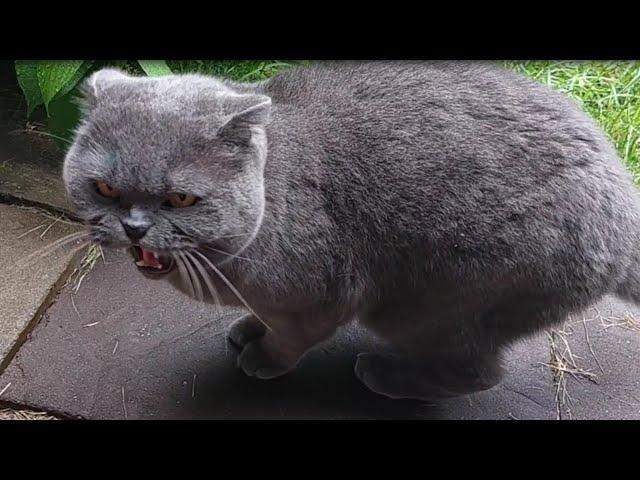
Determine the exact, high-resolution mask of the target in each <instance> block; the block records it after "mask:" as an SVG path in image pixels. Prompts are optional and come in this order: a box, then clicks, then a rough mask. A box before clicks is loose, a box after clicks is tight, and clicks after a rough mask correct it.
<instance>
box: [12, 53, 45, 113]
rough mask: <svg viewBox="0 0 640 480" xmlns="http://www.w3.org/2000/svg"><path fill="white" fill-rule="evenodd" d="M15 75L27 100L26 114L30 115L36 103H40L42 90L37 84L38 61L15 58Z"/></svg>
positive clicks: (41, 101)
mask: <svg viewBox="0 0 640 480" xmlns="http://www.w3.org/2000/svg"><path fill="white" fill-rule="evenodd" d="M15 67H16V76H17V77H18V84H20V88H21V89H22V92H23V93H24V97H25V99H26V100H27V115H28V116H31V114H32V113H33V111H34V110H35V109H36V107H37V106H38V105H42V103H43V99H42V92H41V91H40V85H39V84H38V74H37V72H38V61H37V60H16V61H15Z"/></svg>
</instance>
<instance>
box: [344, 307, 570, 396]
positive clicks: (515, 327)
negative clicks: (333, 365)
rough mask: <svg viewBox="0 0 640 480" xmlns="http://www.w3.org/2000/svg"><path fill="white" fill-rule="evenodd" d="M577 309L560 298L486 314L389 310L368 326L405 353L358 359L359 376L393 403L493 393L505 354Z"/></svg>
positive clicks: (370, 318) (370, 319) (376, 313)
mask: <svg viewBox="0 0 640 480" xmlns="http://www.w3.org/2000/svg"><path fill="white" fill-rule="evenodd" d="M570 310H571V308H569V307H567V306H566V305H564V306H562V305H561V304H559V302H558V300H557V298H551V297H544V298H543V297H541V296H534V295H531V296H527V295H521V296H518V297H514V298H512V299H510V300H509V301H508V302H504V303H503V304H501V305H499V306H497V307H494V308H491V309H489V310H487V311H485V312H482V313H477V314H473V313H472V314H470V313H469V312H459V313H457V312H456V311H455V309H448V310H446V309H442V310H440V311H439V312H434V311H429V307H428V306H425V305H422V306H419V305H402V304H389V305H384V306H382V307H380V308H377V309H376V310H374V311H372V312H368V316H367V318H366V319H365V321H364V324H365V325H367V326H368V327H369V328H371V329H372V330H374V331H376V332H377V333H378V334H379V335H380V336H382V337H383V338H386V339H387V340H388V341H389V343H390V344H391V345H392V346H393V347H394V349H395V351H396V352H397V354H377V353H364V354H361V355H359V356H358V360H357V362H356V365H355V374H356V376H357V377H358V378H359V379H360V380H361V381H362V382H363V383H364V384H365V385H366V386H367V387H368V388H369V389H371V390H373V391H374V392H376V393H379V394H382V395H385V396H387V397H391V398H412V399H417V400H427V401H433V400H438V399H442V398H448V397H455V396H460V395H466V394H470V393H474V392H478V391H482V390H487V389H489V388H491V387H493V386H495V385H497V384H498V383H499V382H500V380H501V378H502V374H503V369H502V366H501V357H502V352H503V350H504V349H505V348H506V347H508V345H510V344H511V343H512V342H514V341H516V340H518V339H519V338H522V337H525V336H527V335H530V334H532V333H534V332H536V331H539V330H540V329H542V328H545V327H549V326H552V325H554V324H558V323H561V322H562V321H563V320H564V319H565V318H566V315H567V314H568V313H569V311H570Z"/></svg>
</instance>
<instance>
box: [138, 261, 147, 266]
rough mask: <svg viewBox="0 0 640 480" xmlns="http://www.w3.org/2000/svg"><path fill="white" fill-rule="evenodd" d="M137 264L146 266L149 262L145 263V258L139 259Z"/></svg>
mask: <svg viewBox="0 0 640 480" xmlns="http://www.w3.org/2000/svg"><path fill="white" fill-rule="evenodd" d="M136 265H137V266H139V267H145V266H146V265H147V264H146V263H144V260H138V261H137V262H136Z"/></svg>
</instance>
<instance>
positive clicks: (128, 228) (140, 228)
mask: <svg viewBox="0 0 640 480" xmlns="http://www.w3.org/2000/svg"><path fill="white" fill-rule="evenodd" d="M122 227H123V228H124V231H125V233H126V234H127V236H128V237H129V238H130V239H131V240H133V241H136V240H140V239H141V238H142V237H144V236H145V234H146V233H147V230H149V225H139V224H138V225H129V224H128V223H126V222H122Z"/></svg>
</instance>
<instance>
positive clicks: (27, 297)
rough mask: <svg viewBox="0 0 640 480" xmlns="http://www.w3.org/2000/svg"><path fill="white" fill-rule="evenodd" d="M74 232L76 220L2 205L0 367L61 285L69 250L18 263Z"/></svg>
mask: <svg viewBox="0 0 640 480" xmlns="http://www.w3.org/2000/svg"><path fill="white" fill-rule="evenodd" d="M34 229H35V230H34ZM76 231H79V227H78V226H77V225H69V224H67V223H62V222H61V221H58V222H56V218H55V217H53V216H45V215H43V214H41V213H38V212H36V211H33V209H25V208H19V207H16V206H10V205H2V204H0V370H1V368H3V367H4V365H5V363H6V360H5V359H6V358H7V356H8V355H9V354H10V352H12V351H13V350H14V349H15V348H16V347H17V346H18V345H19V343H20V339H21V338H22V336H23V335H24V334H25V333H26V332H25V329H27V327H28V326H29V325H30V323H31V322H32V321H33V319H34V318H36V317H37V316H38V312H40V311H41V310H42V308H43V305H44V306H46V304H47V301H48V300H49V299H50V298H51V296H52V295H53V293H55V291H57V288H59V287H60V286H61V285H60V280H61V278H62V277H63V276H64V273H65V271H66V270H67V268H68V266H69V262H70V260H71V258H72V255H71V253H70V250H72V249H70V248H66V249H65V248H63V249H60V250H56V251H54V252H52V253H51V254H50V255H46V256H45V257H42V258H34V259H33V260H31V261H29V262H27V264H26V265H25V266H24V268H20V267H18V266H16V265H17V264H18V262H20V261H21V260H22V259H24V258H25V257H27V256H28V255H30V254H31V253H33V252H35V251H36V250H38V249H41V248H43V247H45V246H46V245H49V244H51V243H52V242H54V241H56V240H57V239H60V238H62V237H63V236H65V235H68V234H71V233H73V232H76ZM29 232H30V233H29ZM41 237H42V238H41ZM2 388H3V386H0V391H1V390H2Z"/></svg>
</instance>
